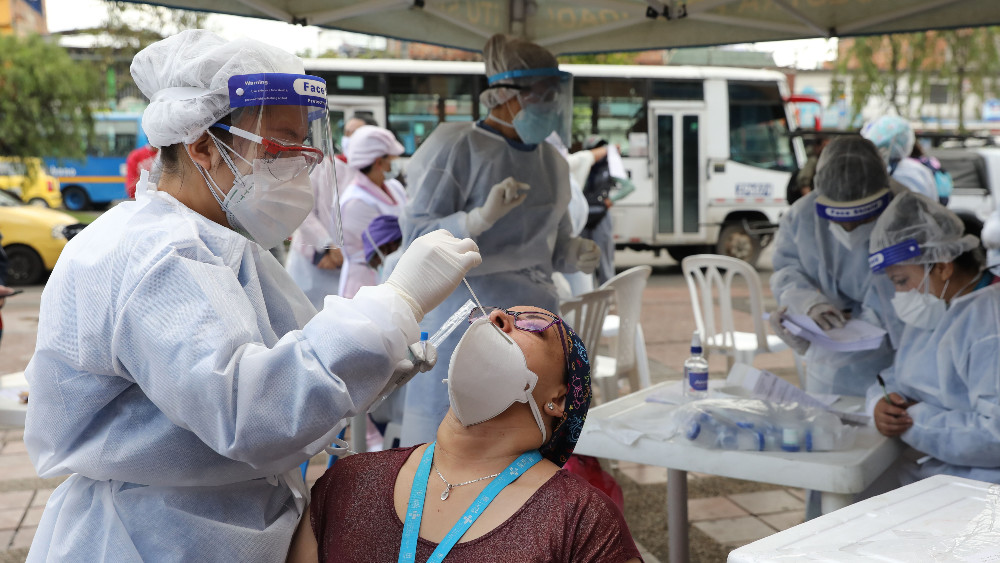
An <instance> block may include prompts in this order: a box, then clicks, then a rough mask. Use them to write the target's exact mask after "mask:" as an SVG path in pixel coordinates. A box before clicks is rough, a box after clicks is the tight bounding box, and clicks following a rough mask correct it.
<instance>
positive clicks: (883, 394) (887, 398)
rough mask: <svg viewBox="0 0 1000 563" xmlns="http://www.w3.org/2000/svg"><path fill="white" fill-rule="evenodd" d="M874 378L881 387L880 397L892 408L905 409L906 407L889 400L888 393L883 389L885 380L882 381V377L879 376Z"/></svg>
mask: <svg viewBox="0 0 1000 563" xmlns="http://www.w3.org/2000/svg"><path fill="white" fill-rule="evenodd" d="M875 378H876V379H878V384H879V385H881V386H882V396H883V397H884V398H885V402H887V403H889V404H890V405H892V406H894V407H899V408H901V409H905V408H906V405H900V404H898V403H896V402H895V401H893V400H892V399H890V398H889V392H888V391H886V389H885V380H884V379H882V375H881V374H876V375H875Z"/></svg>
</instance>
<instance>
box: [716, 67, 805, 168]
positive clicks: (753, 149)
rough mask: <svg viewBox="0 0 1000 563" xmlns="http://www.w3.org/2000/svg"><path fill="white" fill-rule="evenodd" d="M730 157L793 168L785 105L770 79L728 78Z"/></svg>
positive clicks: (764, 165) (763, 164)
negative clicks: (741, 79) (739, 80)
mask: <svg viewBox="0 0 1000 563" xmlns="http://www.w3.org/2000/svg"><path fill="white" fill-rule="evenodd" d="M729 158H731V159H732V160H733V161H734V162H739V163H741V164H747V165H750V166H756V167H759V168H768V169H771V170H784V171H792V170H794V169H795V156H794V153H793V152H792V142H791V137H790V136H789V134H788V122H787V121H786V120H785V106H784V103H783V101H782V99H781V93H780V91H779V90H778V85H777V84H775V83H773V82H737V81H730V82H729Z"/></svg>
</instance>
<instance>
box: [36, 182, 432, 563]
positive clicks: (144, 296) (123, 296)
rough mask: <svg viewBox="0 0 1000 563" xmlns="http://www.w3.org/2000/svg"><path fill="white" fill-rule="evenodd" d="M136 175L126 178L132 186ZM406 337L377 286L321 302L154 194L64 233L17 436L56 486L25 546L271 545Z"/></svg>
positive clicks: (131, 552)
mask: <svg viewBox="0 0 1000 563" xmlns="http://www.w3.org/2000/svg"><path fill="white" fill-rule="evenodd" d="M144 191H145V190H144V187H143V186H140V192H144ZM418 336H419V332H418V326H417V324H416V322H415V320H414V317H413V313H412V312H411V310H410V308H409V307H408V306H407V305H406V303H405V302H404V301H403V300H402V299H401V298H400V297H399V296H398V295H397V294H396V293H395V292H394V291H393V290H392V289H391V288H388V287H384V286H379V287H370V288H365V290H363V291H362V292H360V293H359V294H358V296H357V297H356V298H355V299H353V300H346V299H341V298H339V297H336V296H333V297H329V298H327V301H326V307H325V309H323V310H322V311H320V312H319V313H317V312H316V310H315V309H314V308H313V307H312V305H311V304H310V303H309V301H308V300H307V299H306V297H305V296H304V295H303V294H302V292H301V291H299V290H298V289H297V288H296V287H295V285H294V284H293V282H292V280H291V279H290V278H289V277H288V275H287V274H286V273H285V271H284V270H283V269H282V268H281V266H280V265H279V264H278V262H277V261H276V260H275V259H274V258H273V257H272V256H271V255H270V254H269V253H268V252H267V251H266V250H264V249H262V248H261V247H260V246H259V245H257V244H256V243H254V242H251V241H249V240H247V239H246V238H244V237H243V236H241V235H239V234H237V233H235V232H234V231H232V230H230V229H228V228H225V227H223V226H221V225H218V224H216V223H214V222H212V221H210V220H208V219H206V218H205V217H203V216H202V215H199V214H197V213H195V212H194V211H192V210H190V209H188V208H187V207H185V206H183V205H182V204H180V203H179V202H178V201H177V200H175V199H174V198H173V197H171V196H169V195H167V194H165V193H162V192H148V193H140V199H139V200H137V201H135V202H127V203H122V204H120V205H117V206H115V207H114V208H113V209H111V210H110V211H108V212H107V213H105V214H104V215H103V216H102V217H100V218H99V219H97V221H95V222H94V223H93V224H92V225H90V226H88V227H87V228H86V229H84V231H83V232H81V233H80V235H78V236H77V237H75V238H74V239H73V240H72V241H70V243H69V244H68V245H67V246H66V248H65V250H64V251H63V254H62V257H61V258H60V259H59V262H58V264H56V267H55V270H54V271H53V272H52V276H51V278H50V279H49V282H48V284H47V285H46V286H45V290H44V292H43V293H42V303H41V312H40V319H39V331H38V343H37V346H36V350H35V355H34V357H33V358H32V360H31V363H30V364H29V366H28V368H27V370H26V371H25V375H26V377H27V379H28V382H29V384H30V386H31V403H30V404H29V406H28V415H27V424H26V427H25V435H24V441H25V445H26V446H27V449H28V453H29V454H30V456H31V460H32V462H33V463H34V465H35V468H36V469H37V470H38V474H39V475H40V476H42V477H46V478H48V477H56V476H59V475H67V474H69V475H70V477H69V479H68V480H66V481H65V482H64V483H63V484H62V485H60V486H59V487H58V488H57V489H56V490H55V492H54V493H53V494H52V496H51V498H50V499H49V501H48V503H47V504H46V507H45V511H44V513H43V515H42V519H41V522H40V523H39V526H38V531H37V532H36V534H35V538H34V542H33V544H32V547H31V551H30V553H29V556H28V560H29V561H87V562H89V561H116V562H118V561H143V560H145V561H150V560H153V561H205V560H214V561H269V562H270V561H283V560H284V558H285V555H286V552H287V549H288V545H289V542H290V539H291V536H292V532H293V531H294V528H295V526H296V524H297V523H298V521H299V518H300V517H301V516H302V513H303V506H304V502H305V499H304V497H303V494H304V493H305V492H307V491H306V490H305V487H304V484H303V482H302V478H301V473H300V471H299V469H298V465H299V464H300V463H302V462H303V461H305V460H306V459H309V458H310V457H311V456H312V455H314V454H316V453H318V452H319V451H321V450H322V449H323V447H324V446H326V445H329V444H330V443H331V441H332V439H333V438H334V436H335V432H336V431H337V429H336V428H334V427H335V425H337V424H338V422H339V421H340V420H341V419H343V418H345V417H348V416H352V415H354V414H355V413H356V412H357V411H359V410H360V408H361V406H363V405H364V404H365V403H367V402H369V401H370V400H372V399H373V398H374V397H375V396H376V395H377V394H378V393H379V392H380V391H381V389H382V388H383V387H384V385H385V384H386V382H387V381H388V379H389V376H390V375H391V374H392V372H393V369H394V367H395V366H396V364H397V362H398V361H399V360H401V359H403V358H405V357H406V354H407V351H406V346H407V344H408V343H412V342H415V341H416V340H417V338H418Z"/></svg>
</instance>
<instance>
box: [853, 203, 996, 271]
mask: <svg viewBox="0 0 1000 563" xmlns="http://www.w3.org/2000/svg"><path fill="white" fill-rule="evenodd" d="M978 244H979V239H978V238H976V237H975V236H973V235H967V234H965V224H963V223H962V220H961V219H959V218H958V215H955V214H954V213H953V212H951V211H949V210H948V209H946V208H945V207H944V206H943V205H941V204H940V203H938V202H936V201H934V200H932V199H930V198H928V197H927V196H924V195H921V194H918V193H915V192H911V191H909V190H904V191H903V192H901V193H900V194H898V195H896V197H895V198H893V200H892V203H890V204H889V207H887V208H886V210H885V212H884V213H882V215H881V216H880V217H879V218H878V221H877V222H876V223H875V229H874V230H872V234H871V237H870V239H869V243H868V249H869V251H870V252H871V255H870V256H869V265H870V266H871V268H872V271H874V272H878V271H880V270H882V269H883V268H885V267H886V266H891V265H893V264H936V263H938V262H952V261H954V260H955V259H956V258H958V257H959V256H960V255H961V254H962V253H964V252H966V251H969V250H972V249H973V248H975V247H976V246H977V245H978Z"/></svg>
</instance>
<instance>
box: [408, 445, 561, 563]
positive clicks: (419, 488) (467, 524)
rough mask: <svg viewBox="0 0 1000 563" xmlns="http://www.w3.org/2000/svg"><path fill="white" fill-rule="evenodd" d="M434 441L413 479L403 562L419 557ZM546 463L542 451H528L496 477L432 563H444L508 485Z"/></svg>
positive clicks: (446, 537) (440, 547)
mask: <svg viewBox="0 0 1000 563" xmlns="http://www.w3.org/2000/svg"><path fill="white" fill-rule="evenodd" d="M436 443H437V442H431V444H430V445H429V446H427V451H425V452H424V456H423V458H421V460H420V465H419V466H418V467H417V474H416V475H414V476H413V486H412V487H411V488H410V503H409V504H408V505H407V507H406V522H404V523H403V543H402V545H401V546H400V548H399V560H398V561H399V563H409V562H411V561H414V560H415V557H416V554H417V538H419V537H420V519H421V516H422V515H423V513H424V498H425V497H426V496H427V479H428V478H429V477H430V475H431V463H432V462H433V461H434V445H435V444H436ZM541 460H542V454H540V453H538V450H534V451H531V452H525V453H523V454H521V456H520V457H518V458H517V459H515V460H514V462H513V463H511V464H510V465H508V466H507V469H504V470H503V472H502V473H501V474H500V475H498V476H497V477H496V479H494V480H493V482H491V483H490V484H489V485H487V486H486V488H485V489H483V492H481V493H479V496H477V497H476V500H474V501H472V505H471V506H469V508H468V510H466V511H465V514H463V515H462V517H461V518H460V519H459V520H458V522H456V523H455V525H454V526H453V527H452V529H451V531H450V532H448V535H447V536H445V537H444V539H443V540H441V543H439V544H438V546H437V549H435V550H434V553H432V554H431V557H430V559H428V560H427V562H428V563H432V562H433V563H439V562H440V561H443V560H444V558H445V557H446V556H447V555H448V552H450V551H451V548H452V547H454V546H455V544H456V543H458V540H460V539H461V538H462V536H463V535H465V532H467V531H468V530H469V528H471V527H472V524H473V523H474V522H475V521H476V520H477V519H478V518H479V516H480V515H481V514H482V513H483V511H484V510H486V507H487V506H489V505H490V502H492V501H493V499H495V498H496V496H497V495H498V494H500V491H502V490H503V489H504V487H506V486H507V485H509V484H511V483H513V482H514V481H515V480H516V479H517V478H518V477H520V476H521V475H522V474H524V472H525V471H527V470H529V469H531V467H533V466H534V465H535V464H536V463H538V462H539V461H541Z"/></svg>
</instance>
